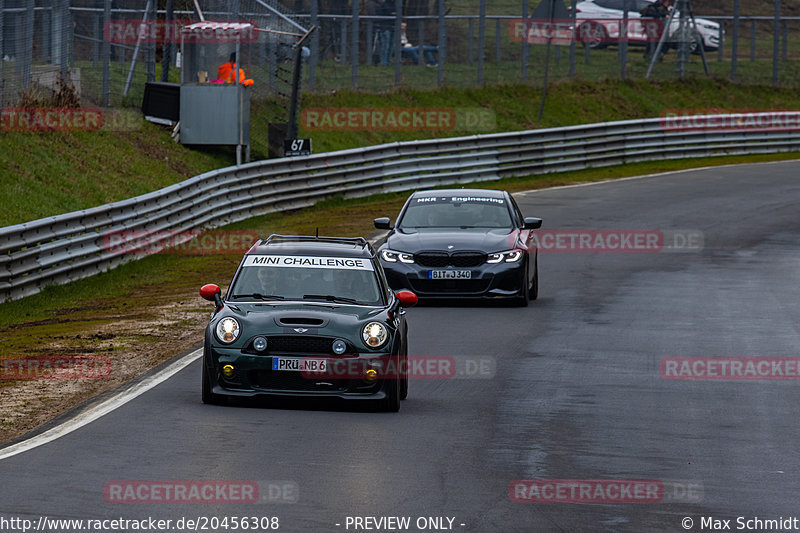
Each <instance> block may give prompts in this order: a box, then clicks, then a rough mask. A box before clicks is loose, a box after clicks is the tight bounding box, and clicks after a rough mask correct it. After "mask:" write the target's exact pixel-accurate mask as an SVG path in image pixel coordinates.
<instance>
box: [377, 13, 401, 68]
mask: <svg viewBox="0 0 800 533" xmlns="http://www.w3.org/2000/svg"><path fill="white" fill-rule="evenodd" d="M378 15H380V16H382V17H394V16H395V15H396V13H395V10H394V0H382V1H379V2H378ZM375 29H376V31H377V33H378V44H379V46H380V55H381V65H383V66H387V65H389V64H390V62H391V59H392V48H394V42H393V41H394V21H392V20H391V19H380V20H378V21H377V24H375Z"/></svg>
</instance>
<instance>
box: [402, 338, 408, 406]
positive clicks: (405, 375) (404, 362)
mask: <svg viewBox="0 0 800 533" xmlns="http://www.w3.org/2000/svg"><path fill="white" fill-rule="evenodd" d="M400 368H401V369H403V370H402V376H403V377H402V378H400V399H401V400H405V399H406V398H408V348H406V347H404V348H403V356H402V358H401V359H400Z"/></svg>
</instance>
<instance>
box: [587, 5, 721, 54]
mask: <svg viewBox="0 0 800 533" xmlns="http://www.w3.org/2000/svg"><path fill="white" fill-rule="evenodd" d="M626 3H627V7H628V43H629V44H632V45H645V44H647V42H648V41H652V40H658V39H659V38H660V36H661V28H662V27H663V24H665V23H666V20H665V19H649V18H644V17H642V15H641V12H642V10H644V9H645V8H646V7H647V6H648V5H649V4H651V3H652V2H650V1H649V0H582V1H580V2H578V3H577V4H576V7H575V9H576V12H577V14H576V17H575V18H576V26H577V35H576V37H575V38H576V40H577V41H578V42H582V43H584V45H585V46H588V47H589V48H605V47H606V46H608V45H609V44H617V43H619V41H620V37H621V30H622V28H623V16H624V9H625V4H626ZM695 23H696V24H697V32H696V33H694V32H692V30H691V28H690V27H689V26H687V25H690V24H691V19H689V18H688V17H687V18H686V19H685V22H684V32H689V34H688V36H687V38H686V39H681V38H680V13H675V16H674V17H673V19H672V24H671V25H670V27H669V33H668V34H667V41H666V42H667V44H668V45H669V46H670V47H672V48H677V47H678V45H679V43H680V42H681V41H683V40H688V42H689V51H690V52H692V53H700V45H702V46H703V49H704V50H707V51H709V52H710V51H714V50H717V49H718V48H719V45H720V42H719V41H720V25H719V23H717V22H714V21H713V20H708V19H704V18H699V17H695Z"/></svg>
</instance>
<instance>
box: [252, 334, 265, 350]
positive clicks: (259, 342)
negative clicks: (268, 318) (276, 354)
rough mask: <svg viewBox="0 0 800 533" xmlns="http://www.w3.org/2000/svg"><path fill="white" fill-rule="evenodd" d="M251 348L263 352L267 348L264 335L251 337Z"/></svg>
mask: <svg viewBox="0 0 800 533" xmlns="http://www.w3.org/2000/svg"><path fill="white" fill-rule="evenodd" d="M253 349H254V350H255V351H257V352H263V351H264V350H266V349H267V339H265V338H264V337H256V338H255V339H253Z"/></svg>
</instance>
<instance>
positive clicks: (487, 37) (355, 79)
mask: <svg viewBox="0 0 800 533" xmlns="http://www.w3.org/2000/svg"><path fill="white" fill-rule="evenodd" d="M601 1H604V2H606V3H608V2H613V1H614V0H591V2H586V1H582V2H577V1H573V0H568V2H567V4H566V7H567V8H568V9H569V14H568V15H567V18H566V19H565V20H563V21H560V22H561V23H563V26H564V27H566V28H568V29H569V30H570V31H572V29H573V28H574V29H575V31H574V32H573V34H572V35H573V36H574V38H572V40H571V41H568V42H564V41H560V40H558V39H554V40H552V41H551V45H552V46H549V47H548V46H547V45H546V44H545V43H546V41H547V39H543V38H542V36H543V35H546V32H545V33H542V32H543V31H544V29H543V27H542V26H541V24H539V25H538V26H537V24H538V23H537V18H536V15H535V11H536V9H537V4H538V2H536V1H535V0H534V1H533V2H529V0H521V3H517V2H514V3H513V5H511V4H509V3H508V2H492V3H487V1H486V0H475V1H474V2H470V3H469V5H466V4H465V3H464V2H460V3H459V2H452V1H450V2H446V1H445V0H385V1H382V0H349V1H348V0H292V1H291V5H286V4H284V5H281V4H279V3H278V2H276V1H275V0H198V1H197V2H195V1H194V0H0V32H2V35H0V58H1V59H2V61H0V105H2V106H4V107H6V106H19V105H20V103H21V102H22V103H27V102H29V101H30V100H31V99H36V98H37V97H46V96H47V95H48V94H50V95H52V94H56V93H58V92H59V90H60V89H62V86H63V85H65V84H66V85H68V84H69V83H71V84H72V85H73V86H74V91H75V93H77V95H78V96H79V98H80V101H81V102H82V103H83V104H84V105H94V106H101V107H105V106H132V107H138V106H139V105H141V102H142V98H143V94H144V88H145V82H146V81H172V82H178V81H179V80H180V69H179V68H178V67H179V66H180V49H181V28H182V27H183V26H185V25H186V24H187V23H190V22H196V21H199V20H201V17H204V18H205V19H206V20H213V21H247V22H251V23H252V24H254V26H255V27H256V28H257V33H256V35H255V36H254V38H253V39H250V40H248V42H247V45H246V46H245V47H244V48H243V49H242V50H243V52H242V57H241V58H240V62H241V64H242V66H243V67H244V68H245V70H246V72H247V75H248V77H249V78H251V79H253V80H254V85H253V87H252V89H251V98H252V101H253V102H255V103H256V104H257V105H259V103H261V102H265V103H266V105H272V106H274V109H275V113H276V114H280V113H284V116H283V117H276V119H277V120H276V122H277V121H284V122H285V120H286V116H285V112H286V108H287V107H288V98H289V95H290V93H291V84H292V71H293V67H294V61H295V58H296V52H297V49H296V47H295V45H296V44H297V43H298V41H299V40H301V39H302V36H303V35H305V34H306V32H307V29H308V28H311V27H316V28H317V31H314V32H313V33H312V34H311V35H310V37H309V38H308V39H306V40H305V41H304V42H303V45H305V46H307V47H308V49H309V51H310V57H308V58H307V60H306V61H305V62H304V63H305V64H304V69H303V72H302V79H303V88H304V89H305V90H307V91H308V90H311V91H330V90H336V89H342V88H358V89H361V90H367V91H384V90H387V89H391V88H393V87H397V86H410V87H415V88H436V87H441V86H451V87H468V86H480V85H484V84H496V83H509V82H518V81H521V82H530V83H541V82H542V81H543V78H544V71H545V68H544V66H545V64H546V62H549V63H548V71H549V79H550V80H559V79H570V78H582V79H597V78H602V77H631V78H635V77H644V76H645V75H646V73H647V70H648V67H650V64H649V61H648V60H646V59H645V57H644V53H645V50H646V43H644V42H641V41H637V40H636V39H634V38H631V39H629V40H625V39H622V38H621V36H616V37H615V36H614V35H609V34H608V32H606V34H603V35H601V37H602V38H600V39H598V40H596V42H593V41H591V39H587V38H585V36H586V32H582V30H583V29H584V28H585V27H587V25H586V20H585V19H586V13H583V14H581V12H582V11H586V9H587V8H586V6H585V4H588V3H592V4H595V3H596V4H599V3H601ZM623 1H628V2H634V4H635V2H637V1H638V2H642V1H645V3H646V0H618V3H619V2H623ZM767 3H768V4H770V8H771V6H772V2H767ZM734 5H738V2H734ZM775 6H776V8H777V9H776V11H775V14H774V16H765V15H760V16H753V15H749V14H747V13H734V12H733V10H731V13H730V14H726V15H716V16H707V17H703V16H702V14H701V13H697V14H696V15H697V21H698V30H699V31H702V32H703V34H704V35H706V37H704V39H705V38H707V39H708V40H707V41H703V42H704V50H705V52H706V60H707V63H708V67H709V71H710V73H711V74H714V75H718V76H721V77H730V78H733V79H736V80H738V81H744V82H762V83H763V82H765V81H766V82H770V81H771V82H773V83H775V84H795V83H796V72H797V65H798V60H799V59H800V39H798V37H797V36H798V32H800V17H789V16H782V14H781V12H780V2H778V1H777V0H776V4H775ZM198 7H199V9H200V10H201V11H198ZM453 7H455V8H456V9H453ZM287 13H288V15H287ZM629 16H630V17H632V18H635V17H638V16H639V13H638V11H636V10H631V11H630V14H629ZM590 18H591V17H590ZM703 19H705V20H703ZM539 22H541V21H539ZM557 22H559V21H557ZM611 23H612V24H613V23H614V21H613V20H612V21H611ZM617 23H619V21H617ZM603 24H606V22H603ZM606 28H608V26H606ZM562 29H563V28H562ZM590 29H591V27H590ZM595 30H596V31H595V33H597V31H599V26H598V27H597V28H595ZM537 32H539V33H537ZM712 34H713V35H712ZM712 37H713V38H712ZM670 44H671V45H672V46H671V45H670ZM674 44H675V43H674V42H673V43H668V45H667V47H666V51H667V53H666V54H665V55H664V56H663V58H661V60H660V61H659V62H657V63H656V64H654V65H653V72H652V76H653V77H655V78H674V77H676V76H679V75H695V74H696V75H705V71H704V68H703V64H702V61H701V56H700V55H699V54H698V53H693V54H688V56H686V62H685V63H684V64H682V65H680V68H679V65H678V63H677V58H678V56H679V54H678V53H677V49H676V47H675V46H674ZM231 46H232V45H231V44H230V43H229V42H224V41H222V42H220V43H219V44H218V48H219V50H218V52H219V56H220V57H223V56H226V55H227V53H229V50H228V48H231ZM548 49H549V53H548ZM395 50H401V51H402V52H401V53H400V54H396V53H394V51H395ZM694 51H695V52H697V51H698V50H696V49H694ZM426 65H427V66H426ZM214 75H215V73H214V72H212V73H211V74H210V76H211V77H214ZM67 80H68V81H67Z"/></svg>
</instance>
